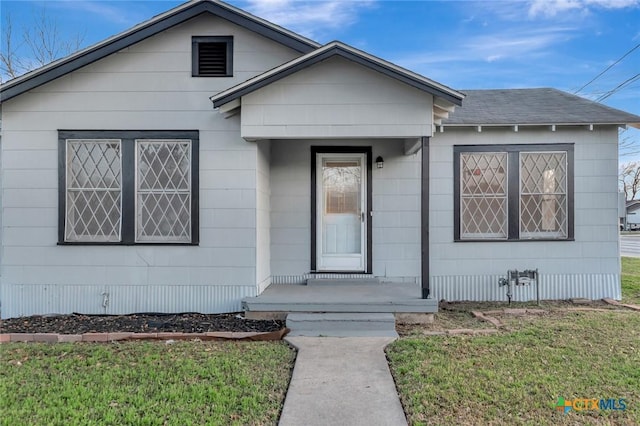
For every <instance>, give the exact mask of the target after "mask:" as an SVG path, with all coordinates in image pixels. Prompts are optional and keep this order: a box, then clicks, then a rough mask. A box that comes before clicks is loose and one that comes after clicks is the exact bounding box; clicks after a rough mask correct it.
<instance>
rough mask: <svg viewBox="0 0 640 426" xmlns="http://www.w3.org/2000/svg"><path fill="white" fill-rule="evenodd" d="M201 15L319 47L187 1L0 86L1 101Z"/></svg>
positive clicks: (212, 0)
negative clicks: (205, 14) (208, 15)
mask: <svg viewBox="0 0 640 426" xmlns="http://www.w3.org/2000/svg"><path fill="white" fill-rule="evenodd" d="M203 13H210V14H212V15H215V16H217V17H220V18H222V19H225V20H227V21H230V22H232V23H234V24H237V25H239V26H241V27H244V28H246V29H248V30H251V31H254V32H256V33H258V34H260V35H262V36H264V37H267V38H269V39H271V40H274V41H277V42H279V43H281V44H283V45H285V46H288V47H290V48H291V49H294V50H296V51H298V52H300V53H307V52H310V51H313V50H315V49H316V48H318V47H319V46H320V44H318V43H316V42H314V41H312V40H309V39H307V38H305V37H302V36H300V35H298V34H296V33H294V32H292V31H289V30H287V29H285V28H282V27H280V26H278V25H275V24H272V23H270V22H268V21H266V20H264V19H261V18H258V17H256V16H253V15H251V14H250V13H247V12H245V11H243V10H241V9H238V8H236V7H233V6H231V5H229V4H226V3H224V2H221V1H219V0H196V1H189V2H187V3H184V4H182V5H180V6H177V7H175V8H173V9H171V10H169V11H167V12H165V13H162V14H160V15H157V16H155V17H153V18H151V19H150V20H148V21H145V22H143V23H141V24H139V25H136V26H135V27H133V28H131V29H129V30H127V31H125V32H122V33H120V34H118V35H115V36H113V37H110V38H108V39H106V40H104V41H102V42H100V43H98V44H95V45H93V46H90V47H88V48H86V49H83V50H80V51H78V52H76V53H74V54H72V55H70V56H67V57H66V58H63V59H60V60H57V61H54V62H52V63H50V64H48V65H45V66H44V67H42V68H39V69H37V70H34V71H31V72H29V73H27V74H24V75H23V76H20V77H17V78H14V79H12V80H10V81H8V82H7V83H5V84H3V85H1V86H0V101H2V102H4V101H6V100H9V99H11V98H13V97H15V96H18V95H20V94H21V93H24V92H26V91H28V90H31V89H34V88H36V87H38V86H41V85H43V84H45V83H48V82H49V81H52V80H54V79H56V78H58V77H61V76H63V75H65V74H68V73H70V72H72V71H75V70H77V69H79V68H81V67H84V66H86V65H88V64H91V63H93V62H95V61H98V60H100V59H102V58H104V57H106V56H108V55H110V54H112V53H115V52H117V51H119V50H122V49H124V48H126V47H128V46H131V45H133V44H135V43H138V42H140V41H142V40H144V39H146V38H149V37H151V36H153V35H155V34H158V33H159V32H161V31H164V30H166V29H168V28H171V27H173V26H175V25H178V24H181V23H183V22H185V21H187V20H189V19H192V18H194V17H196V16H198V15H200V14H203Z"/></svg>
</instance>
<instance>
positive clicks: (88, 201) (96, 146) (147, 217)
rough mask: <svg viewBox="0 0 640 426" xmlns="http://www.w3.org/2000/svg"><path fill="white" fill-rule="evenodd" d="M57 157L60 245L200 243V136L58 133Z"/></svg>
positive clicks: (159, 132)
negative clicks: (58, 166)
mask: <svg viewBox="0 0 640 426" xmlns="http://www.w3.org/2000/svg"><path fill="white" fill-rule="evenodd" d="M58 153H59V159H60V162H59V164H60V168H59V172H58V182H59V197H58V200H59V203H58V206H59V208H58V244H121V245H132V244H158V243H166V244H189V245H197V244H198V243H199V236H200V233H199V229H198V227H199V170H198V167H199V132H198V131H197V130H60V131H58Z"/></svg>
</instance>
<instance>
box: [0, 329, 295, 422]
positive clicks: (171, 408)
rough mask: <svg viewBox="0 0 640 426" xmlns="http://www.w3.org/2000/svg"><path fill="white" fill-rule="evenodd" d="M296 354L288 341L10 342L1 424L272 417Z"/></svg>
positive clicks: (0, 392)
mask: <svg viewBox="0 0 640 426" xmlns="http://www.w3.org/2000/svg"><path fill="white" fill-rule="evenodd" d="M294 359H295V352H294V351H293V350H292V349H291V348H289V347H288V346H287V345H286V344H285V343H282V342H278V343H273V342H239V343H236V342H176V343H173V344H165V343H163V342H126V343H112V344H95V343H90V344H62V343H60V344H54V345H51V344H39V343H30V344H18V343H12V344H4V345H0V360H1V367H0V401H2V402H1V403H0V424H1V425H7V426H9V425H12V426H13V425H44V424H52V425H92V424H93V425H123V424H130V425H133V424H135V425H189V424H193V425H200V424H211V425H230V424H237V425H246V424H252V425H262V424H276V422H277V421H278V417H279V414H280V409H281V407H282V403H283V401H284V396H285V393H286V390H287V386H288V384H289V379H290V375H291V369H292V368H293V363H294Z"/></svg>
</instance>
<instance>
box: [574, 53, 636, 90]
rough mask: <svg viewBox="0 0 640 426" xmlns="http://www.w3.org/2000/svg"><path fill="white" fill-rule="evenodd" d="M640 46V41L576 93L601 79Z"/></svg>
mask: <svg viewBox="0 0 640 426" xmlns="http://www.w3.org/2000/svg"><path fill="white" fill-rule="evenodd" d="M639 47H640V43H638V44H636V45H635V46H634V47H632V48H631V50H629V51H628V52H627V53H625V54H624V55H622V56H621V57H620V59H618V60H617V61H615V62H614V63H613V64H611V65H609V66H608V67H607V68H605V69H604V71H602V72H601V73H600V74H598V75H596V76H595V77H593V78H592V79H591V80H590V81H589V82H588V83H587V84H585V85H584V86H582V87H581V88H579V89H578V90H576V91H575V92H573V94H574V95H576V94H578V93H579V92H581V91H582V90H583V89H584V88H585V87H587V86H588V85H590V84H591V83H593V82H594V81H596V80H597V79H599V78H600V77H601V76H602V75H603V74H604V73H606V72H607V71H609V70H610V69H611V68H613V67H615V66H616V65H618V64H619V63H620V62H621V61H622V60H623V59H624V58H626V57H627V56H629V55H630V54H631V53H632V52H633V51H634V50H636V49H637V48H639Z"/></svg>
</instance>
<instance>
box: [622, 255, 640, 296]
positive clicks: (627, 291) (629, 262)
mask: <svg viewBox="0 0 640 426" xmlns="http://www.w3.org/2000/svg"><path fill="white" fill-rule="evenodd" d="M622 301H623V302H624V303H632V304H634V305H640V258H635V257H623V258H622Z"/></svg>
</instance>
